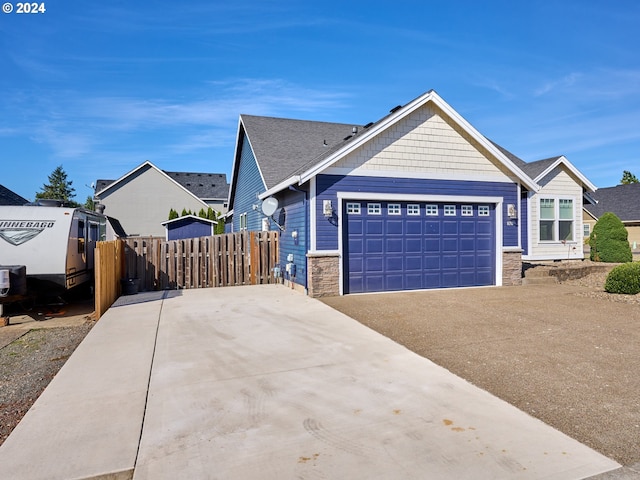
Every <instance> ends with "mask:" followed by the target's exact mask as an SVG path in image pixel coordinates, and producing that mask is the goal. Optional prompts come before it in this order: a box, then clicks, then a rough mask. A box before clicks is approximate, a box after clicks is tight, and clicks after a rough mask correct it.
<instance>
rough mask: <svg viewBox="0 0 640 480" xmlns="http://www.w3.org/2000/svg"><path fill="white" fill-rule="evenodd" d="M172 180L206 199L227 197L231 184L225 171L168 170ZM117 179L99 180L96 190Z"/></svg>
mask: <svg viewBox="0 0 640 480" xmlns="http://www.w3.org/2000/svg"><path fill="white" fill-rule="evenodd" d="M163 171H164V173H166V174H167V175H168V176H169V177H170V178H171V179H172V180H174V181H175V182H176V183H179V184H180V185H182V186H183V187H184V188H186V189H187V190H189V191H190V192H191V193H193V194H194V195H195V196H196V197H198V198H200V199H202V200H204V199H225V200H226V199H227V196H228V194H229V184H228V183H227V175H226V174H224V173H198V172H167V171H165V170H163ZM113 182H115V180H97V181H96V192H100V191H102V190H103V189H105V188H107V187H108V186H109V185H111V184H112V183H113Z"/></svg>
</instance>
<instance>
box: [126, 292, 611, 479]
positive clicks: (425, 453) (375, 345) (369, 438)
mask: <svg viewBox="0 0 640 480" xmlns="http://www.w3.org/2000/svg"><path fill="white" fill-rule="evenodd" d="M617 467H619V465H618V464H617V463H615V462H613V461H611V460H609V459H607V458H605V457H603V456H602V455H600V454H598V453H596V452H595V451H593V450H591V449H589V448H587V447H586V446H584V445H582V444H580V443H578V442H576V441H574V440H572V439H571V438H569V437H567V436H566V435H564V434H562V433H560V432H559V431H557V430H554V429H552V428H551V427H549V426H547V425H545V424H543V423H542V422H540V421H539V420H537V419H534V418H532V417H530V416H529V415H527V414H525V413H523V412H521V411H520V410H517V409H516V408H514V407H512V406H511V405H509V404H507V403H505V402H503V401H501V400H499V399H497V398H495V397H493V396H491V395H489V394H488V393H487V392H485V391H483V390H480V389H478V388H476V387H474V386H473V385H471V384H469V383H468V382H466V381H464V380H462V379H460V378H459V377H456V376H454V375H453V374H451V373H450V372H448V371H446V370H444V369H443V368H441V367H439V366H437V365H435V364H434V363H432V362H430V361H429V360H427V359H425V358H422V357H420V356H418V355H416V354H414V353H413V352H411V351H409V350H407V349H405V348H404V347H402V346H400V345H398V344H396V343H394V342H393V341H391V340H389V339H387V338H386V337H384V336H381V335H379V334H378V333H376V332H374V331H372V330H370V329H368V328H366V327H364V326H363V325H361V324H360V323H358V322H356V321H354V320H353V319H351V318H349V317H347V316H345V315H343V314H341V313H339V312H337V311H335V310H333V309H331V308H329V307H327V306H326V305H324V304H322V303H321V302H318V301H316V300H313V299H310V298H308V297H305V296H303V295H300V294H299V293H295V292H292V291H290V290H287V289H285V288H284V287H277V286H256V287H237V288H228V289H215V290H189V291H183V292H181V293H180V294H179V295H175V296H172V297H170V298H168V299H167V300H165V302H164V306H163V308H162V314H161V321H160V326H159V331H158V338H157V344H156V351H155V357H154V362H153V368H152V373H151V381H150V387H149V398H148V403H147V409H146V415H145V421H144V427H143V432H142V438H141V443H140V452H139V455H138V459H137V463H136V467H135V473H134V478H135V479H159V478H167V479H174V478H220V479H228V478H260V479H283V478H336V479H338V478H339V479H344V478H350V479H356V478H362V479H373V478H380V479H387V478H388V479H392V478H393V479H395V478H428V479H482V478H487V479H489V478H491V479H498V478H505V479H513V478H522V479H542V478H544V479H547V480H549V479H562V480H567V479H580V478H586V477H588V476H591V475H595V474H597V473H600V472H604V471H607V470H612V469H615V468H617Z"/></svg>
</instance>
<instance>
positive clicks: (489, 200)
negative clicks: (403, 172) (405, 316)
mask: <svg viewBox="0 0 640 480" xmlns="http://www.w3.org/2000/svg"><path fill="white" fill-rule="evenodd" d="M336 195H337V197H338V211H337V213H338V256H339V259H340V260H339V261H338V282H339V294H340V295H344V268H343V263H344V246H343V241H342V240H343V236H344V235H343V232H342V226H343V225H342V223H343V218H342V204H343V201H347V200H375V201H381V202H384V201H400V202H407V203H408V202H438V203H442V202H454V203H482V204H485V205H493V206H494V207H495V212H496V213H495V219H494V220H495V227H496V230H495V236H496V238H495V242H496V243H495V256H496V258H495V269H496V270H495V286H497V287H501V286H502V284H503V279H502V252H503V251H505V250H504V249H505V248H514V249H515V248H517V250H520V251H522V248H520V247H503V246H502V236H503V228H502V205H503V203H504V199H503V198H502V197H476V196H466V195H463V196H456V195H415V194H414V195H411V194H409V195H407V194H398V193H386V194H385V193H379V192H337V193H336ZM403 291H405V290H403Z"/></svg>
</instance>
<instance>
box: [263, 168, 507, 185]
mask: <svg viewBox="0 0 640 480" xmlns="http://www.w3.org/2000/svg"><path fill="white" fill-rule="evenodd" d="M322 174H323V175H355V176H358V177H390V178H410V179H420V180H462V181H468V182H496V183H514V180H513V179H510V178H509V177H508V176H506V175H497V174H490V175H473V174H465V173H457V172H454V173H438V172H407V171H403V170H370V169H367V168H361V167H358V168H346V167H344V168H343V167H329V168H327V169H326V170H324V171H323V172H322ZM274 188H275V187H274Z"/></svg>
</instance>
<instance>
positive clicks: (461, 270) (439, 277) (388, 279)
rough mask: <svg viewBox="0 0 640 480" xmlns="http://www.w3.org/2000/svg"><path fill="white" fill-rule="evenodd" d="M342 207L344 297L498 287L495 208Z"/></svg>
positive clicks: (350, 203) (456, 205)
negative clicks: (421, 290)
mask: <svg viewBox="0 0 640 480" xmlns="http://www.w3.org/2000/svg"><path fill="white" fill-rule="evenodd" d="M343 205H344V211H343V218H345V219H346V221H345V222H344V223H343V225H344V230H343V235H344V239H343V253H344V279H345V293H363V292H383V291H393V290H417V289H428V288H448V287H468V286H480V285H494V284H495V263H496V262H495V259H496V251H495V243H496V242H495V205H492V204H461V203H411V202H373V201H372V202H366V201H346V202H344V203H343Z"/></svg>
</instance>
